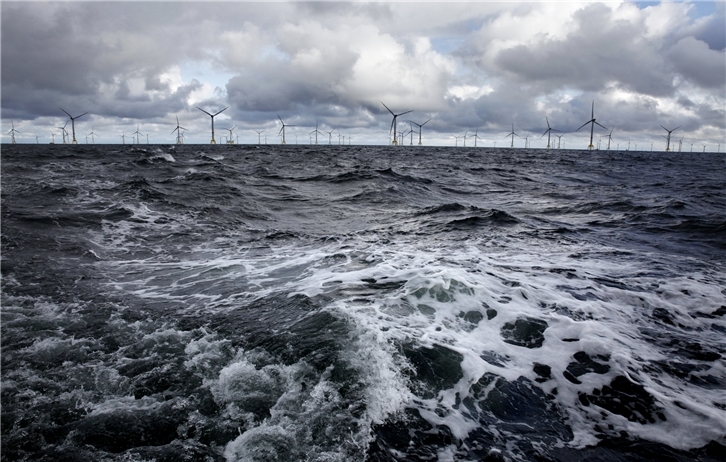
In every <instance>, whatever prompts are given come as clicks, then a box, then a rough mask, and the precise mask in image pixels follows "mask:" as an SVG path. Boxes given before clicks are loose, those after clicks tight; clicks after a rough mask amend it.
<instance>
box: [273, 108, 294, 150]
mask: <svg viewBox="0 0 726 462" xmlns="http://www.w3.org/2000/svg"><path fill="white" fill-rule="evenodd" d="M277 118H278V119H280V123H281V124H282V128H280V131H279V132H278V134H277V136H280V133H282V144H287V143H285V127H295V126H296V125H285V122H283V121H282V117H280V115H279V114H278V115H277Z"/></svg>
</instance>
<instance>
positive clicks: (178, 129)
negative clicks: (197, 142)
mask: <svg viewBox="0 0 726 462" xmlns="http://www.w3.org/2000/svg"><path fill="white" fill-rule="evenodd" d="M182 130H186V128H184V127H182V126H180V125H179V116H177V118H176V128H175V129H174V130H172V131H171V132H172V133H174V132H176V144H182Z"/></svg>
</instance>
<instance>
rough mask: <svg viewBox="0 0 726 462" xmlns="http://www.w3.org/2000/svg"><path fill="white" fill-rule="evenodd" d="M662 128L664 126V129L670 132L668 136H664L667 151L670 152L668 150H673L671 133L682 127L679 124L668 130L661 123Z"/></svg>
mask: <svg viewBox="0 0 726 462" xmlns="http://www.w3.org/2000/svg"><path fill="white" fill-rule="evenodd" d="M661 128H663V130H665V131H667V132H668V136H664V138H665V139H666V152H668V151H670V150H671V133H673V132H674V131H676V130H678V129H679V128H681V126H680V125H679V126H677V127H676V128H674V129H673V130H668V129H667V128H665V127H664V126H663V125H661Z"/></svg>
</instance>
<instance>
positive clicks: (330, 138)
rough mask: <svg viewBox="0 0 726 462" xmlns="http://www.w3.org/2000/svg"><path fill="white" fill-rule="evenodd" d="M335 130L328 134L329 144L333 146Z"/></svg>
mask: <svg viewBox="0 0 726 462" xmlns="http://www.w3.org/2000/svg"><path fill="white" fill-rule="evenodd" d="M334 131H335V129H332V130H330V131H329V132H326V133H327V134H328V144H333V132H334Z"/></svg>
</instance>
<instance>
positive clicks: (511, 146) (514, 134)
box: [504, 122, 519, 148]
mask: <svg viewBox="0 0 726 462" xmlns="http://www.w3.org/2000/svg"><path fill="white" fill-rule="evenodd" d="M510 136H511V137H512V144H511V145H509V147H510V148H513V147H514V137H515V136H519V135H517V134H516V133H514V122H512V132H511V133H510V134H509V135H507V136H505V137H504V138H509V137H510Z"/></svg>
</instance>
